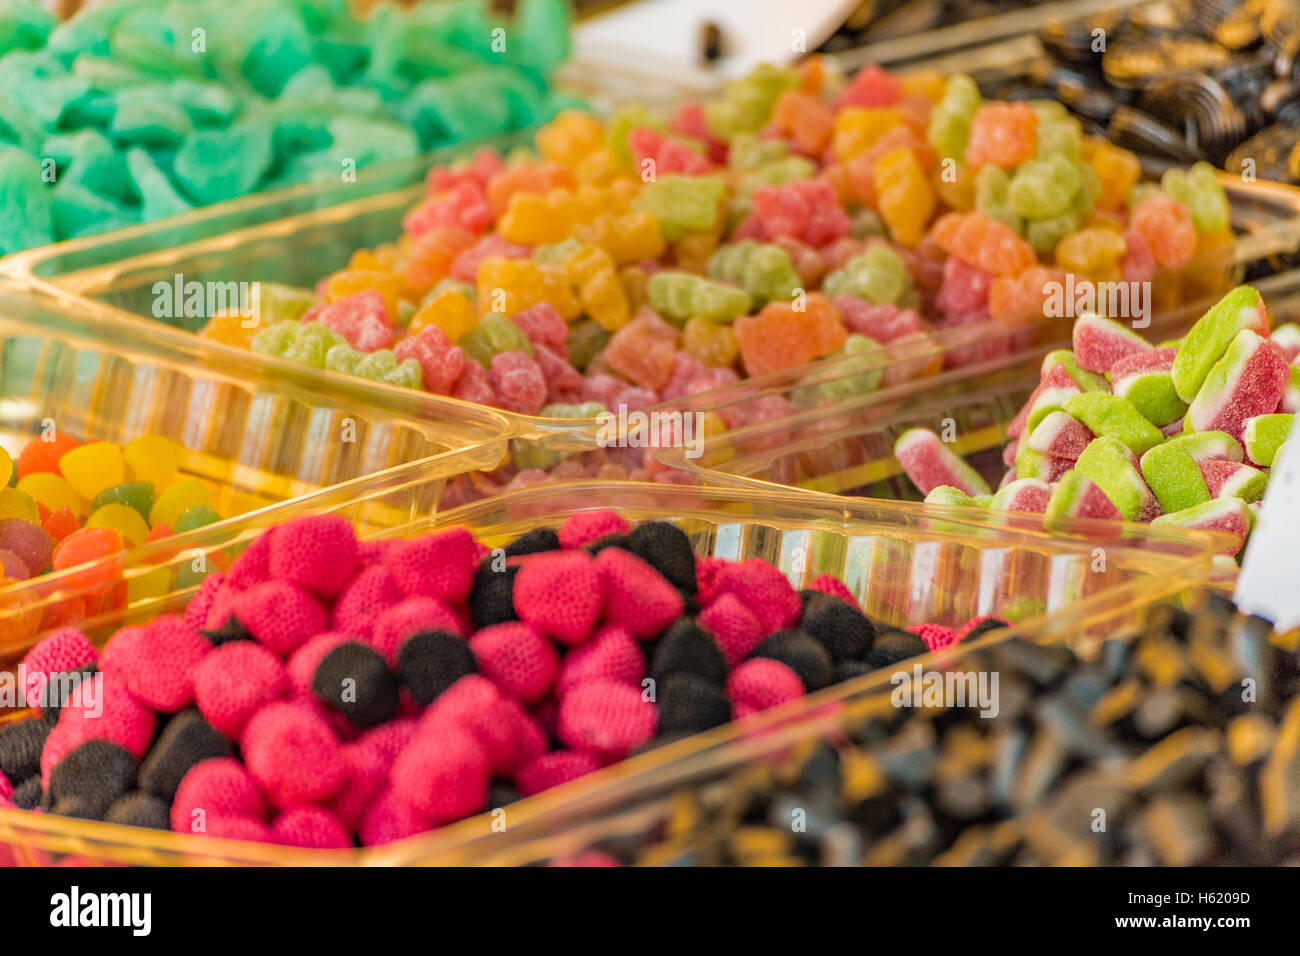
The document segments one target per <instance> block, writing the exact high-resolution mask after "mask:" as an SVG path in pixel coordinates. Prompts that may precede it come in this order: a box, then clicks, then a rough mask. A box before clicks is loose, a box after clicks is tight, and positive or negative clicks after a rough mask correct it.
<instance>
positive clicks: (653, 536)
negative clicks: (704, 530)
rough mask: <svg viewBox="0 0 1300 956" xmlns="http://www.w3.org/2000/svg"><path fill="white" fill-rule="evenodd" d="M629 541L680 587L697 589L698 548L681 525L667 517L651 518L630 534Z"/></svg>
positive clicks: (692, 590) (684, 589) (640, 554)
mask: <svg viewBox="0 0 1300 956" xmlns="http://www.w3.org/2000/svg"><path fill="white" fill-rule="evenodd" d="M628 545H629V546H630V548H631V550H632V552H633V553H634V554H636V555H637V556H638V557H639V558H641V559H642V560H644V561H645V562H646V563H647V564H649V565H650V566H651V567H653V568H654V569H655V570H656V571H658V572H659V573H660V574H662V575H663V576H664V577H665V578H667V580H668V583H669V584H671V585H672V586H673V587H675V588H677V589H678V590H679V591H683V592H685V593H687V594H694V593H695V592H696V590H697V589H698V587H699V585H698V582H697V581H696V578H695V552H694V550H693V549H692V548H691V539H690V538H688V537H687V536H686V532H684V531H682V529H681V528H678V527H676V526H675V525H671V524H669V523H668V522H666V521H648V522H646V523H645V524H642V525H639V526H638V527H637V528H636V529H635V530H634V531H633V532H632V533H631V534H630V535H628Z"/></svg>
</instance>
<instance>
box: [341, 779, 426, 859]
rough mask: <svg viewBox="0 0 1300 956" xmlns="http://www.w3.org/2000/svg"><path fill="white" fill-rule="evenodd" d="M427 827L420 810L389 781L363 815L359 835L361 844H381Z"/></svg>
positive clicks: (403, 837) (422, 830)
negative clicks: (409, 802) (407, 800)
mask: <svg viewBox="0 0 1300 956" xmlns="http://www.w3.org/2000/svg"><path fill="white" fill-rule="evenodd" d="M427 829H428V825H427V824H426V823H425V822H424V819H423V817H422V816H421V815H420V812H419V811H418V810H416V809H415V808H414V807H412V806H411V805H410V804H408V803H406V802H405V801H404V800H403V799H402V798H401V797H400V796H398V794H397V790H396V789H395V788H394V787H393V786H391V785H389V786H387V787H385V788H384V789H383V790H381V791H380V792H379V796H377V797H375V799H374V800H373V801H371V803H370V806H369V807H367V808H366V812H365V815H364V816H363V817H362V818H361V828H360V830H359V831H358V833H357V835H358V836H359V837H360V838H361V844H362V846H382V845H383V844H385V843H392V842H393V841H394V840H402V839H405V838H406V837H409V836H414V835H415V834H417V833H422V832H424V831H425V830H427Z"/></svg>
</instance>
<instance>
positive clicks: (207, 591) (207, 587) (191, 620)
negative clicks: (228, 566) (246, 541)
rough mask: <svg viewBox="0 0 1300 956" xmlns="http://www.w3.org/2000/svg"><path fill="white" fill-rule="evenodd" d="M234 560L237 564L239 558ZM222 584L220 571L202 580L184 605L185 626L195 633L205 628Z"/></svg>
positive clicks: (222, 578) (223, 580)
mask: <svg viewBox="0 0 1300 956" xmlns="http://www.w3.org/2000/svg"><path fill="white" fill-rule="evenodd" d="M245 553H247V552H245ZM241 557H242V555H241ZM235 560H236V562H238V560H239V558H236V559H235ZM224 583H225V575H223V574H222V573H221V572H220V571H214V572H213V573H212V574H209V575H208V576H207V577H205V578H204V579H203V583H202V584H200V585H199V589H198V590H197V591H196V592H194V597H192V598H190V603H189V604H187V605H185V612H184V614H185V623H186V624H188V625H189V626H190V627H192V628H194V630H196V631H201V630H203V629H204V628H205V627H207V624H208V612H209V611H210V610H211V609H212V605H213V602H215V601H216V599H217V593H218V591H220V590H221V586H222V584H224ZM227 590H229V589H227Z"/></svg>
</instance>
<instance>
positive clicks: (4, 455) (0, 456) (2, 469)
mask: <svg viewBox="0 0 1300 956" xmlns="http://www.w3.org/2000/svg"><path fill="white" fill-rule="evenodd" d="M13 476H14V460H13V459H12V458H10V457H9V452H7V451H5V450H4V449H3V448H0V486H2V485H7V484H9V479H10V478H12V477H13Z"/></svg>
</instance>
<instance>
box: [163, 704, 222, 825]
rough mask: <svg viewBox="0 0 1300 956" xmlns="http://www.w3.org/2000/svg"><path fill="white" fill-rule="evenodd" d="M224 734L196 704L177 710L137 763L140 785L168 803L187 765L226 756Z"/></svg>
mask: <svg viewBox="0 0 1300 956" xmlns="http://www.w3.org/2000/svg"><path fill="white" fill-rule="evenodd" d="M230 752H231V745H230V741H229V740H227V739H226V736H225V734H222V733H221V732H220V731H218V730H216V729H214V728H213V727H212V725H211V724H209V723H208V722H207V721H206V720H204V719H203V715H202V714H200V713H199V711H198V709H197V708H194V707H191V708H190V709H189V710H184V711H181V712H180V713H179V714H177V715H176V716H175V717H173V718H172V719H171V720H170V721H168V723H167V726H166V727H165V728H163V731H162V733H160V734H159V735H158V739H157V740H156V741H154V745H153V746H152V747H151V748H150V749H149V753H147V754H146V755H145V758H144V761H143V762H142V763H141V764H140V789H141V790H142V791H145V792H146V793H148V794H150V795H151V796H154V797H157V798H159V799H161V800H164V801H166V802H167V803H170V802H171V801H172V799H173V798H175V796H176V788H177V787H179V786H180V785H181V780H182V779H183V778H184V776H185V774H187V773H188V772H189V770H190V768H191V767H193V766H194V765H195V764H196V763H199V762H200V761H202V760H207V759H209V758H211V757H228V756H230Z"/></svg>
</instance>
